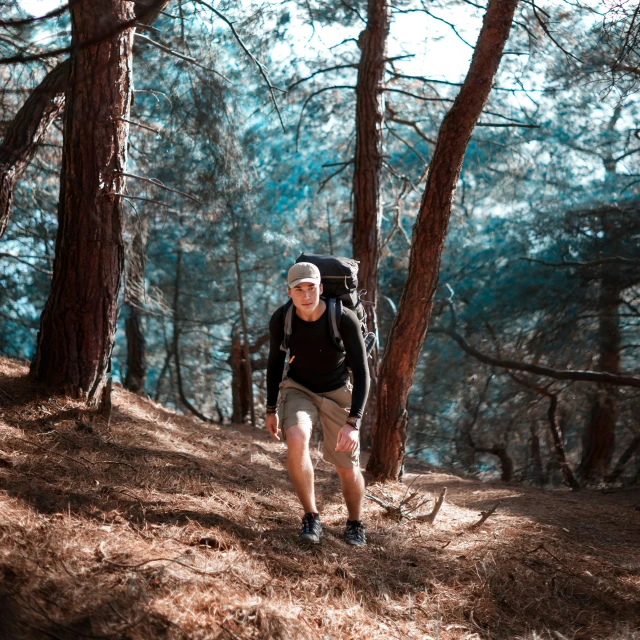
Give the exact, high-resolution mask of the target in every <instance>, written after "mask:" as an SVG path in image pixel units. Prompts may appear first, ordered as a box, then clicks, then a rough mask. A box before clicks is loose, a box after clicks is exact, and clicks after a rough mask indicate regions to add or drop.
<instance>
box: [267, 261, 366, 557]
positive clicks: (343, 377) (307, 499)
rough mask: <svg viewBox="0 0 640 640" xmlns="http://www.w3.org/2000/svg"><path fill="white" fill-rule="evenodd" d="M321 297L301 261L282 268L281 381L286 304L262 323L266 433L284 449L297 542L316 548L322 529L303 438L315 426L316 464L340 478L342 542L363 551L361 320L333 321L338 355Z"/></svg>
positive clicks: (315, 277) (315, 276)
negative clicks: (319, 443) (318, 431)
mask: <svg viewBox="0 0 640 640" xmlns="http://www.w3.org/2000/svg"><path fill="white" fill-rule="evenodd" d="M322 290H323V289H322V283H321V276H320V271H319V269H318V268H317V267H316V266H315V265H314V264H311V263H309V262H300V263H297V264H294V265H293V267H291V269H289V274H288V289H287V293H288V295H289V297H290V298H291V302H292V303H293V313H292V314H291V320H292V325H291V335H290V337H289V342H288V348H289V351H288V355H289V361H288V372H287V376H286V377H285V380H284V381H282V374H283V371H284V367H285V352H284V351H283V350H282V349H281V348H280V347H281V345H282V343H283V340H284V338H285V316H286V312H287V309H288V307H289V303H287V304H286V305H284V306H282V307H280V308H279V309H278V310H277V311H276V312H275V313H274V314H273V316H272V317H271V321H270V322H269V332H270V336H271V342H270V349H269V363H268V366H267V418H266V427H267V429H268V430H269V432H270V433H271V435H272V436H273V437H274V438H276V440H279V439H280V436H279V434H280V433H282V436H283V438H284V440H285V442H286V444H287V467H288V470H289V477H290V478H291V482H292V483H293V487H294V489H295V491H296V494H297V496H298V498H299V500H300V502H301V503H302V508H303V509H304V512H305V513H304V517H303V518H302V529H301V531H300V536H299V537H300V540H301V541H303V542H308V543H314V544H318V543H319V542H320V537H321V536H322V525H321V524H320V516H319V514H318V509H317V508H316V500H315V492H314V486H313V475H314V474H313V465H312V463H311V458H310V456H309V439H310V437H311V429H312V427H314V426H318V423H320V424H321V425H322V431H323V434H324V450H323V457H324V459H325V460H326V461H327V462H329V463H331V464H333V465H334V466H335V468H336V471H337V472H338V475H339V476H340V483H341V486H342V494H343V496H344V500H345V503H346V506H347V511H348V513H349V519H348V520H347V525H346V528H345V540H346V542H347V543H348V544H352V545H356V546H362V545H364V544H366V537H365V530H364V527H363V525H362V522H361V521H360V513H361V509H362V501H363V498H364V478H363V477H362V473H361V472H360V461H359V453H360V443H359V433H358V429H359V428H360V422H361V418H362V413H363V410H364V405H365V402H366V400H367V394H368V392H369V369H368V367H367V355H366V349H365V344H364V340H363V337H362V332H361V329H360V321H359V320H358V318H357V316H356V314H355V313H354V312H353V311H351V310H350V309H346V308H345V309H343V311H342V315H341V317H340V328H339V331H340V335H341V338H342V342H343V344H344V351H343V350H342V349H340V348H339V347H338V346H336V344H335V342H334V340H333V339H332V333H331V326H330V323H331V321H332V319H331V318H330V317H329V308H328V304H327V302H326V301H325V300H324V299H322V298H321V297H320V294H321V293H322ZM347 365H348V366H349V368H350V369H351V372H352V376H353V385H352V383H351V380H350V377H349V371H348V369H347ZM281 381H282V382H281ZM278 391H279V401H278Z"/></svg>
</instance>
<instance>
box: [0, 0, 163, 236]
mask: <svg viewBox="0 0 640 640" xmlns="http://www.w3.org/2000/svg"><path fill="white" fill-rule="evenodd" d="M170 1H171V0H138V1H137V2H136V3H135V12H136V15H137V16H138V18H139V20H140V23H141V24H151V23H152V22H153V21H154V20H155V19H156V18H157V17H158V15H159V14H160V12H161V11H162V9H163V8H164V7H165V6H166V5H168V4H169V2H170ZM70 69H71V60H65V61H64V62H61V63H60V64H59V65H58V66H57V67H54V68H53V69H52V70H51V71H49V73H48V74H47V75H46V76H45V77H44V79H43V80H42V82H41V83H40V84H39V85H38V86H37V87H36V88H35V89H34V90H33V93H31V95H30V96H29V97H28V98H27V100H26V101H25V103H24V104H23V105H22V107H21V108H20V110H19V111H18V113H17V114H16V116H15V117H14V119H13V120H12V121H11V123H10V124H9V126H8V128H7V132H6V135H5V137H4V141H3V143H2V145H1V146H0V238H1V237H2V235H3V234H4V232H5V230H6V228H7V224H8V222H9V217H10V215H11V205H12V203H13V192H14V189H15V187H16V184H17V183H18V181H19V180H20V178H21V176H22V174H23V173H24V170H25V169H26V168H27V166H29V163H30V162H31V160H32V159H33V156H34V154H35V152H36V151H37V149H38V146H39V145H40V143H41V142H42V140H43V139H44V137H45V135H46V133H47V131H48V129H49V127H50V126H51V123H52V122H53V121H54V120H55V119H56V117H57V116H58V114H59V113H60V112H61V111H62V108H63V107H64V101H65V93H66V92H67V90H68V88H69V71H70Z"/></svg>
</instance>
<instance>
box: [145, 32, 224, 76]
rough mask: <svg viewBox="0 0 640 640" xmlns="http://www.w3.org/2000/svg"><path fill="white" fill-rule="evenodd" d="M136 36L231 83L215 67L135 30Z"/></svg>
mask: <svg viewBox="0 0 640 640" xmlns="http://www.w3.org/2000/svg"><path fill="white" fill-rule="evenodd" d="M136 38H137V39H138V40H142V41H143V42H148V43H149V44H150V45H152V46H153V47H155V48H156V49H160V51H164V52H165V53H168V54H169V55H171V56H174V57H175V58H179V59H180V60H184V61H185V62H190V63H191V64H193V65H195V66H196V67H199V68H200V69H204V70H205V71H209V72H210V73H213V74H215V75H217V76H218V77H220V78H222V79H223V80H224V81H225V82H228V83H229V84H231V85H232V84H233V82H231V80H229V78H227V77H226V76H224V75H223V74H221V73H220V72H219V71H216V70H215V69H211V67H205V66H204V65H203V64H200V63H199V62H198V61H197V60H196V59H195V58H191V57H189V56H185V55H184V54H183V53H180V52H179V51H174V50H173V49H169V47H165V46H164V45H163V44H160V43H159V42H156V41H155V40H152V39H151V38H149V37H148V36H145V35H143V34H142V33H139V32H136Z"/></svg>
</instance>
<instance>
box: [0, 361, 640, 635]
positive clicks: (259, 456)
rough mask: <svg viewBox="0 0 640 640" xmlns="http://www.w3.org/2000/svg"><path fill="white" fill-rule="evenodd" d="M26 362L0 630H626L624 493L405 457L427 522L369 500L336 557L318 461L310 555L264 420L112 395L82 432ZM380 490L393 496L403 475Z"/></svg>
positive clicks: (631, 496)
mask: <svg viewBox="0 0 640 640" xmlns="http://www.w3.org/2000/svg"><path fill="white" fill-rule="evenodd" d="M26 373H27V369H26V367H25V366H23V365H20V364H18V363H16V362H13V361H9V360H0V638H2V639H11V640H14V639H19V638H54V639H56V638H57V639H64V640H71V639H76V638H78V639H79V638H113V639H115V638H122V639H124V638H129V639H131V640H138V639H149V640H152V639H156V638H168V639H174V638H175V639H179V638H202V639H206V638H220V639H221V640H222V639H224V640H234V639H235V640H237V639H239V638H240V639H242V640H248V639H250V638H274V639H282V640H285V639H294V638H295V639H296V640H298V639H303V638H309V639H319V638H322V639H327V640H328V639H334V638H335V639H341V640H342V639H349V638H353V639H360V638H366V639H373V640H375V639H384V640H388V639H391V638H399V639H404V638H411V639H414V638H415V639H429V638H433V639H436V638H437V639H439V640H450V639H461V638H466V639H468V640H471V639H472V638H473V639H485V638H487V639H494V638H495V639H501V638H505V639H506V638H522V639H524V638H526V639H528V640H534V639H542V638H569V639H576V640H578V639H585V640H586V639H589V640H591V639H595V638H609V639H611V640H613V639H615V640H631V639H632V638H634V639H640V607H639V605H638V601H639V600H640V512H639V511H638V505H639V503H640V493H638V492H635V493H634V492H626V493H620V494H608V495H604V494H595V493H590V494H587V493H585V494H582V495H577V494H576V495H574V494H570V493H568V492H565V491H557V492H553V493H548V492H547V493H545V492H540V491H536V490H533V489H529V488H526V487H519V486H510V485H505V484H501V483H495V484H482V483H480V482H478V481H476V480H469V479H464V478H459V477H456V476H452V475H446V474H443V473H435V472H433V471H431V470H426V469H422V470H420V469H419V468H418V467H416V468H414V469H413V473H410V474H409V476H408V479H409V480H410V481H411V480H413V479H414V478H415V477H416V475H419V477H418V479H417V480H415V482H414V485H413V488H416V487H420V490H421V492H428V493H430V494H432V495H433V497H434V498H435V497H436V496H437V495H438V493H439V492H440V490H441V488H442V487H443V486H447V487H448V494H447V501H446V502H445V504H444V506H443V507H442V510H441V511H440V513H439V515H438V517H437V519H436V521H435V524H434V525H433V526H429V525H428V524H427V523H425V522H416V521H411V520H410V521H406V520H405V521H401V522H397V520H394V519H392V518H388V517H385V515H384V512H385V510H384V509H383V508H382V507H381V506H379V505H377V504H374V503H373V502H369V503H368V504H367V510H366V523H367V527H368V534H369V540H370V544H369V545H368V547H366V548H365V549H353V548H351V547H348V546H347V545H346V544H345V543H344V542H343V541H342V527H343V523H344V518H345V512H344V508H343V506H342V504H341V500H340V497H339V485H338V482H337V479H336V477H335V475H334V474H332V473H331V472H330V469H329V468H328V467H327V465H325V463H324V462H322V461H320V460H318V461H317V469H316V472H317V476H316V479H317V489H318V493H319V499H320V504H321V508H322V512H323V521H324V523H325V532H326V535H325V538H324V540H323V544H322V545H321V546H320V547H319V548H313V549H308V548H303V547H300V546H299V544H298V543H297V540H296V533H297V528H298V524H299V517H300V515H301V514H300V509H299V507H298V506H297V504H296V500H295V499H294V496H293V494H292V491H291V489H290V486H289V483H288V479H287V476H286V472H285V470H284V463H285V452H284V450H283V449H282V447H281V445H279V444H277V443H274V442H272V441H269V440H268V439H267V438H266V436H265V434H264V432H263V431H255V432H253V431H251V430H250V429H248V428H246V427H238V428H237V429H231V428H218V427H215V426H211V425H205V424H204V423H201V422H198V421H196V420H192V419H190V418H187V417H184V416H181V415H178V414H175V413H172V412H170V411H168V410H166V409H165V408H163V407H162V406H160V405H156V404H154V403H152V402H150V401H148V400H143V399H140V398H138V397H137V396H135V395H133V394H130V393H127V392H125V391H123V390H122V389H116V391H115V398H114V412H113V416H112V422H111V425H110V427H109V428H107V427H106V425H104V424H101V423H96V424H93V425H92V426H89V427H88V426H86V425H85V424H84V423H83V421H82V420H81V419H80V418H81V411H80V410H79V407H78V406H77V405H76V404H75V403H74V402H72V401H70V400H68V399H66V398H53V399H52V398H49V397H48V396H47V395H46V393H45V391H44V390H42V389H41V388H38V387H36V386H35V385H33V384H32V383H30V382H29V381H28V380H27V379H26V377H25V376H26ZM370 489H371V491H372V492H374V493H376V491H378V495H382V494H380V493H379V489H377V488H376V487H370ZM383 491H384V492H385V493H386V498H385V500H386V499H392V500H398V501H400V500H401V499H402V497H403V496H405V495H406V486H405V485H391V486H386V487H384V488H383ZM498 500H500V501H501V504H500V507H499V509H498V511H497V512H496V513H495V514H493V515H491V517H490V518H489V519H488V520H487V521H486V522H485V523H484V524H483V525H482V526H481V527H476V528H471V526H470V525H472V524H473V523H474V522H477V520H478V514H479V513H480V511H481V510H485V509H487V508H488V507H491V506H492V505H493V504H495V503H496V502H497V501H498ZM424 511H425V512H428V511H429V505H428V504H427V505H426V506H425V508H424Z"/></svg>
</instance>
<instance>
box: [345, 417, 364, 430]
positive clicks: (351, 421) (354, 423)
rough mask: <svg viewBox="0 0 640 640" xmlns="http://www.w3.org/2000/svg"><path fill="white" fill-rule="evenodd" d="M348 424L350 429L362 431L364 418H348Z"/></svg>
mask: <svg viewBox="0 0 640 640" xmlns="http://www.w3.org/2000/svg"><path fill="white" fill-rule="evenodd" d="M347 424H348V425H349V426H350V427H353V428H354V429H355V430H356V431H359V430H360V425H361V424H362V418H356V417H355V416H349V417H348V418H347Z"/></svg>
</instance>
